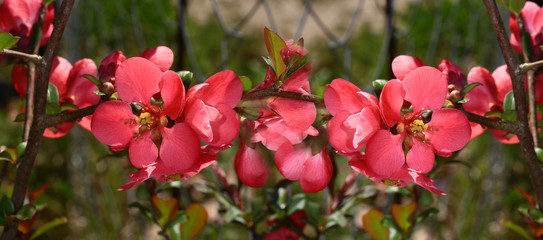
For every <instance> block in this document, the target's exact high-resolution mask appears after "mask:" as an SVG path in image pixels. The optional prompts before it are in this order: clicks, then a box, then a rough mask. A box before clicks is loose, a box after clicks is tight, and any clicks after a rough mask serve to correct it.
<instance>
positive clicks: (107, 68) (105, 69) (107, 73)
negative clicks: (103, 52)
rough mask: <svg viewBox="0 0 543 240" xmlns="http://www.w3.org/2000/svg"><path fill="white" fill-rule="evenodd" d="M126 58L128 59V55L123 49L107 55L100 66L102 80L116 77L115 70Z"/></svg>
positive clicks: (99, 71)
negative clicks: (126, 55)
mask: <svg viewBox="0 0 543 240" xmlns="http://www.w3.org/2000/svg"><path fill="white" fill-rule="evenodd" d="M124 60H126V57H125V56H124V54H123V52H122V51H115V52H113V53H111V54H109V55H108V56H107V57H105V58H104V59H103V60H102V62H101V63H100V68H98V73H99V75H100V80H101V81H102V82H105V81H108V80H109V79H110V78H115V71H117V68H118V67H119V65H121V63H122V62H123V61H124Z"/></svg>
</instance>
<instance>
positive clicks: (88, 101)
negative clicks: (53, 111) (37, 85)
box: [11, 57, 100, 138]
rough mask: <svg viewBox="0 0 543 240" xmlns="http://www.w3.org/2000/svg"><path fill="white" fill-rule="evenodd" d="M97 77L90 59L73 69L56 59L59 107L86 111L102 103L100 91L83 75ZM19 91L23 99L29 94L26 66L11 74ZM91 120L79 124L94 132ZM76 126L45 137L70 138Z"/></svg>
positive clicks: (54, 76)
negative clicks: (71, 107) (66, 136)
mask: <svg viewBox="0 0 543 240" xmlns="http://www.w3.org/2000/svg"><path fill="white" fill-rule="evenodd" d="M86 74H87V75H92V76H96V75H97V69H96V65H95V64H94V62H93V61H92V60H90V59H81V60H79V61H77V62H76V63H75V64H74V65H73V66H72V64H70V62H68V60H66V59H64V58H62V57H55V59H54V60H53V65H52V67H51V74H50V75H49V81H50V82H51V83H52V84H53V85H55V87H56V88H57V90H58V93H59V105H64V104H73V105H76V106H77V107H78V108H85V107H88V106H90V105H93V104H95V103H98V101H99V100H100V97H99V96H97V95H96V94H94V92H93V91H94V90H98V88H97V87H96V85H94V84H93V83H92V82H91V81H89V80H88V79H86V78H84V77H81V76H82V75H86ZM11 76H12V80H13V84H14V86H15V90H17V92H18V93H19V95H20V96H21V97H24V96H26V91H27V70H26V68H25V67H24V66H23V65H20V64H16V65H14V66H13V70H12V72H11ZM90 119H91V116H87V117H84V118H83V119H81V120H80V121H78V124H79V125H81V127H83V128H85V129H86V130H89V131H90ZM73 125H74V123H61V124H58V125H56V126H54V127H52V128H50V129H49V128H48V129H45V132H44V134H43V136H45V137H49V138H57V137H62V136H65V135H66V134H68V132H69V131H70V130H71V129H72V127H73Z"/></svg>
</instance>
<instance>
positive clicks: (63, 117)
mask: <svg viewBox="0 0 543 240" xmlns="http://www.w3.org/2000/svg"><path fill="white" fill-rule="evenodd" d="M100 104H101V102H99V103H97V104H94V105H91V106H88V107H86V108H81V109H78V110H75V111H73V112H65V113H61V114H58V115H54V116H50V115H45V116H44V120H43V122H44V124H45V127H52V126H55V125H57V124H60V123H65V122H73V121H77V120H79V119H81V118H83V117H86V116H89V115H91V114H93V113H94V110H96V108H97V107H98V106H99V105H100Z"/></svg>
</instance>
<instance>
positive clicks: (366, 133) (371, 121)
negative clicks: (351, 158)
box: [328, 107, 381, 152]
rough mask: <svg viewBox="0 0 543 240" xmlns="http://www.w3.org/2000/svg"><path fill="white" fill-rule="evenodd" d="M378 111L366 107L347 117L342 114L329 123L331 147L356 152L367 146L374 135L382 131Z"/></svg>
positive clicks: (345, 113) (345, 114)
mask: <svg viewBox="0 0 543 240" xmlns="http://www.w3.org/2000/svg"><path fill="white" fill-rule="evenodd" d="M377 111H378V110H377V109H374V108H372V107H366V108H364V109H362V111H361V112H359V113H356V114H353V115H350V116H349V115H347V114H348V113H347V112H341V113H340V114H338V115H336V116H335V117H333V118H332V120H330V122H329V123H328V140H329V142H330V145H332V147H334V148H335V149H337V150H340V151H342V152H354V151H358V150H360V149H362V148H363V147H365V146H366V143H367V142H368V140H369V139H370V138H371V137H372V136H373V134H374V133H375V132H376V131H377V130H379V129H381V125H380V122H381V119H380V117H379V113H377Z"/></svg>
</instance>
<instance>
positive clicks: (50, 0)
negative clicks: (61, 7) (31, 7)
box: [42, 0, 55, 6]
mask: <svg viewBox="0 0 543 240" xmlns="http://www.w3.org/2000/svg"><path fill="white" fill-rule="evenodd" d="M54 1H55V0H42V3H43V5H44V6H47V4H49V3H52V2H54Z"/></svg>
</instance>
